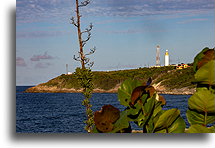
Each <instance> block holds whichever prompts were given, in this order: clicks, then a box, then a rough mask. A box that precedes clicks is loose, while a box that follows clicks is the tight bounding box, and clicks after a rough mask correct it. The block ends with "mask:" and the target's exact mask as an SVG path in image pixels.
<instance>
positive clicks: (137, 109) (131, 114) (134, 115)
mask: <svg viewBox="0 0 215 148" xmlns="http://www.w3.org/2000/svg"><path fill="white" fill-rule="evenodd" d="M141 107H142V104H140V103H136V104H135V105H134V108H129V109H127V114H128V118H130V119H131V121H137V119H138V117H139V115H140V114H141Z"/></svg>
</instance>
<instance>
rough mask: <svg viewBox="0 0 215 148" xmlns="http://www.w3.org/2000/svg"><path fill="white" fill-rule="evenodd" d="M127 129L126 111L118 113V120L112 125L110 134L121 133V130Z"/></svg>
mask: <svg viewBox="0 0 215 148" xmlns="http://www.w3.org/2000/svg"><path fill="white" fill-rule="evenodd" d="M128 127H129V120H128V118H127V111H126V110H125V111H122V112H121V113H120V118H119V119H118V120H117V121H116V123H114V129H113V131H111V133H116V132H121V130H123V129H126V128H128Z"/></svg>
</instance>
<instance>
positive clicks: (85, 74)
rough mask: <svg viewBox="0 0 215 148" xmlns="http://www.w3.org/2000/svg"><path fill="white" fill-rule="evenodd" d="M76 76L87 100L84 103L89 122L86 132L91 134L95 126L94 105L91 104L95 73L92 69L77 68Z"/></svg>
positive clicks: (87, 121)
mask: <svg viewBox="0 0 215 148" xmlns="http://www.w3.org/2000/svg"><path fill="white" fill-rule="evenodd" d="M75 76H76V78H77V80H78V82H79V84H80V85H81V87H82V88H83V92H82V93H83V95H84V97H85V99H84V100H83V102H82V105H84V106H86V114H87V120H86V121H85V123H86V127H85V129H86V131H88V132H91V131H92V125H93V124H94V120H93V119H94V116H93V111H92V110H91V107H92V105H91V104H90V100H89V99H90V98H91V97H92V91H93V83H92V79H93V73H92V71H91V70H90V69H82V68H77V69H76V72H75Z"/></svg>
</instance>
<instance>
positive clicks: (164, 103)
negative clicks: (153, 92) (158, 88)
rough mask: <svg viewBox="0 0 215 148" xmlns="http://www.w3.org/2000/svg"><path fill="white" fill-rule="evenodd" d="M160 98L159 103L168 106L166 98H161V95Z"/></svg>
mask: <svg viewBox="0 0 215 148" xmlns="http://www.w3.org/2000/svg"><path fill="white" fill-rule="evenodd" d="M158 97H159V98H158V101H159V102H161V105H166V100H165V98H164V97H163V96H161V95H159V96H158Z"/></svg>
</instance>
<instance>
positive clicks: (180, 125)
mask: <svg viewBox="0 0 215 148" xmlns="http://www.w3.org/2000/svg"><path fill="white" fill-rule="evenodd" d="M185 128H186V123H185V121H184V119H183V118H182V117H181V116H180V117H178V119H177V120H176V121H175V122H174V123H173V124H172V125H171V126H170V127H169V129H168V131H169V133H184V131H185Z"/></svg>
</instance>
